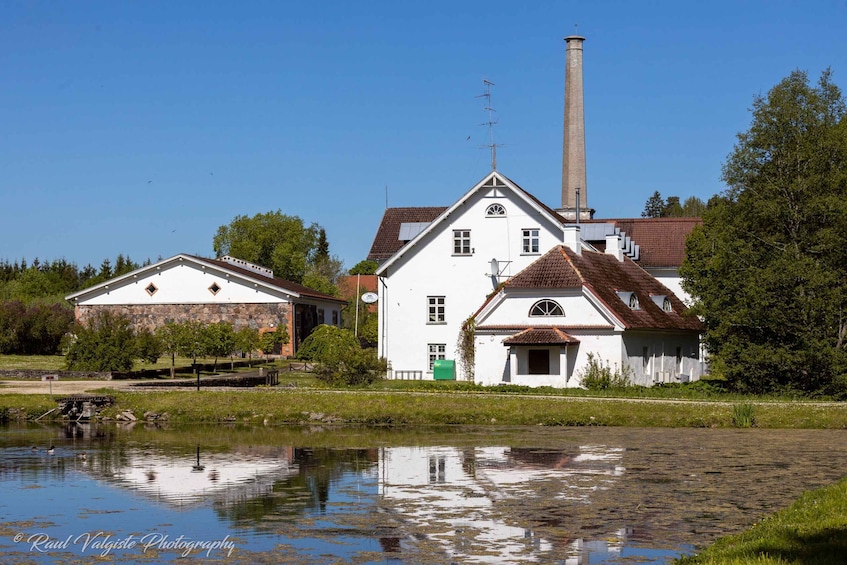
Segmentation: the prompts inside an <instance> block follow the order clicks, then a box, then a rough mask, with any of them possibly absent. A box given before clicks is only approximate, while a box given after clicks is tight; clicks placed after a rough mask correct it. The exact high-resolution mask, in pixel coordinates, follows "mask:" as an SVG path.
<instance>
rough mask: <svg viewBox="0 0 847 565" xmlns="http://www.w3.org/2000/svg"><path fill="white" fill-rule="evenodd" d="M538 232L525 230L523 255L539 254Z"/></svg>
mask: <svg viewBox="0 0 847 565" xmlns="http://www.w3.org/2000/svg"><path fill="white" fill-rule="evenodd" d="M538 231H539V230H537V229H528V230H523V232H522V236H523V237H522V240H523V253H538V247H539V245H538Z"/></svg>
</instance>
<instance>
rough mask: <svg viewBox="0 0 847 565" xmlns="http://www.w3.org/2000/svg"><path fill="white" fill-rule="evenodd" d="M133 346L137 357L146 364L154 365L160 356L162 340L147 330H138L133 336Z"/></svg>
mask: <svg viewBox="0 0 847 565" xmlns="http://www.w3.org/2000/svg"><path fill="white" fill-rule="evenodd" d="M135 345H136V347H137V351H138V357H140V358H141V359H143V360H144V361H146V362H147V363H151V364H155V363H156V362H158V361H159V357H161V356H162V353H163V349H164V346H163V345H162V340H160V339H159V338H158V336H156V334H154V333H153V332H151V331H150V330H148V329H143V330H139V331H138V332H137V333H136V335H135Z"/></svg>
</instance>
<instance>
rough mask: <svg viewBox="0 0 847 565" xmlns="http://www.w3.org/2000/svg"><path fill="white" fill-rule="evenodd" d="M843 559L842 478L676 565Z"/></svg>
mask: <svg viewBox="0 0 847 565" xmlns="http://www.w3.org/2000/svg"><path fill="white" fill-rule="evenodd" d="M845 560H847V479H844V480H842V481H840V482H838V483H836V484H834V485H831V486H828V487H825V488H822V489H818V490H814V491H810V492H807V493H805V494H804V495H803V496H801V497H800V498H799V499H798V500H797V501H796V502H795V503H794V504H793V505H791V506H790V507H789V508H786V509H785V510H783V511H781V512H777V513H776V514H774V515H772V516H769V517H768V518H767V519H765V520H763V521H762V522H760V523H758V524H755V525H754V526H753V527H752V528H750V529H749V530H747V531H746V532H744V533H742V534H739V535H736V536H728V537H725V538H722V539H720V540H718V541H717V542H715V543H714V544H713V545H711V546H709V547H708V548H707V549H705V550H704V551H702V552H701V553H700V554H698V555H696V556H693V557H686V558H683V559H680V560H678V561H677V563H678V564H679V565H741V564H747V563H756V564H757V565H794V564H796V565H806V564H809V563H814V564H815V565H836V564H842V563H844V562H845Z"/></svg>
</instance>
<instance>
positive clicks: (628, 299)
mask: <svg viewBox="0 0 847 565" xmlns="http://www.w3.org/2000/svg"><path fill="white" fill-rule="evenodd" d="M617 294H618V297H619V298H620V299H621V300H622V301H623V303H624V304H626V305H627V306H629V307H630V309H632V310H639V309H640V308H641V306H640V305H639V304H638V295H637V294H635V293H634V292H629V291H625V290H618V291H617Z"/></svg>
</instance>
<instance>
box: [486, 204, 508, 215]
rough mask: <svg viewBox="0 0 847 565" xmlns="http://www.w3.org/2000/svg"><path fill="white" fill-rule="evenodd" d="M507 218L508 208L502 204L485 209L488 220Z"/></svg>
mask: <svg viewBox="0 0 847 565" xmlns="http://www.w3.org/2000/svg"><path fill="white" fill-rule="evenodd" d="M505 216H506V207H505V206H503V205H502V204H491V205H490V206H489V207H488V208H486V209H485V217H487V218H503V217H505Z"/></svg>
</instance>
